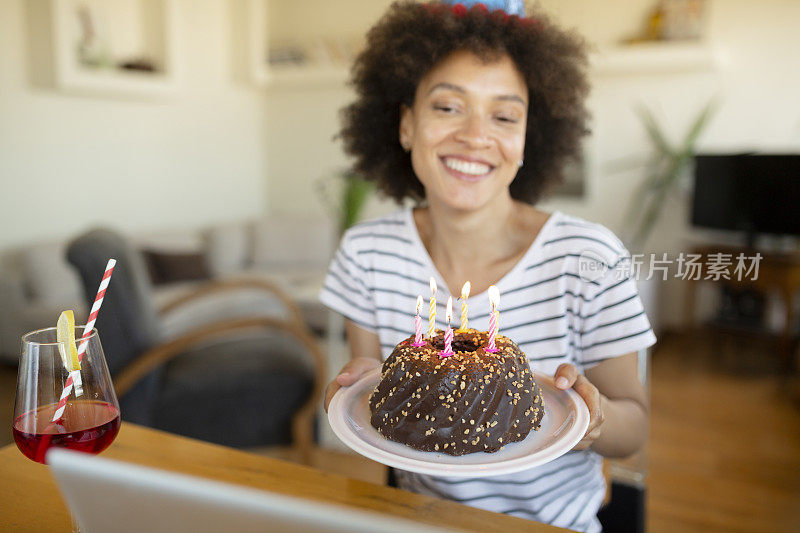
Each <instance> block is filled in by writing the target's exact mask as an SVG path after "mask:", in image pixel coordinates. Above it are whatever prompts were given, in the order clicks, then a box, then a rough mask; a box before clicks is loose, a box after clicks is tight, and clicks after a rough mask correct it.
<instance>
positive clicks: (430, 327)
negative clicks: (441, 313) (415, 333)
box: [428, 277, 436, 338]
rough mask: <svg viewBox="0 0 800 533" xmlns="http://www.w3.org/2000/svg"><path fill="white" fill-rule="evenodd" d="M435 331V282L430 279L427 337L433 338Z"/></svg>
mask: <svg viewBox="0 0 800 533" xmlns="http://www.w3.org/2000/svg"><path fill="white" fill-rule="evenodd" d="M435 329H436V280H435V279H433V277H431V305H430V309H429V311H428V337H431V338H433V332H434V330H435Z"/></svg>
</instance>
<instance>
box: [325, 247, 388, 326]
mask: <svg viewBox="0 0 800 533" xmlns="http://www.w3.org/2000/svg"><path fill="white" fill-rule="evenodd" d="M370 279H371V278H370V275H369V270H368V268H367V266H366V265H365V264H363V262H362V261H361V260H360V259H359V256H358V250H357V248H356V247H355V246H354V245H353V243H352V241H351V240H350V239H349V238H348V234H345V236H344V237H343V238H342V242H341V244H340V245H339V249H338V250H337V251H336V253H335V254H334V256H333V260H331V264H330V266H329V267H328V274H327V276H326V277H325V284H324V285H323V287H322V290H321V291H320V294H319V299H320V301H321V302H322V303H323V304H325V305H326V306H328V307H329V308H330V309H332V310H334V311H336V312H338V313H340V314H342V315H344V316H345V317H346V318H349V319H350V320H352V321H353V322H355V323H356V324H358V325H359V326H360V327H362V328H364V329H366V330H368V331H372V332H376V331H377V327H376V326H377V321H376V318H375V301H374V300H373V298H372V291H371V290H370V285H369V284H370Z"/></svg>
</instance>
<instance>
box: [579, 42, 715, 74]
mask: <svg viewBox="0 0 800 533" xmlns="http://www.w3.org/2000/svg"><path fill="white" fill-rule="evenodd" d="M589 59H590V64H591V72H592V74H593V75H626V74H627V75H631V74H632V75H636V74H673V73H688V72H712V71H714V70H716V69H717V68H718V66H719V63H720V58H719V54H718V53H717V52H716V50H714V49H713V48H712V47H711V46H710V45H709V44H708V43H703V42H655V43H642V44H632V45H624V46H610V47H602V48H600V49H599V50H597V51H596V52H594V53H592V54H591V55H590V58H589Z"/></svg>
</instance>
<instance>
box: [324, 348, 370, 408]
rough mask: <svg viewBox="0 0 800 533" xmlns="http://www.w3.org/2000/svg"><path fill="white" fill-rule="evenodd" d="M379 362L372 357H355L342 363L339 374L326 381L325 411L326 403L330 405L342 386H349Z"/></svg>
mask: <svg viewBox="0 0 800 533" xmlns="http://www.w3.org/2000/svg"><path fill="white" fill-rule="evenodd" d="M380 365H381V362H380V361H378V360H377V359H375V358H373V357H356V358H355V359H351V360H350V362H349V363H347V364H346V365H344V367H342V369H341V370H340V371H339V375H338V376H336V378H334V380H333V381H331V382H330V383H328V387H327V388H326V389H325V412H328V405H330V403H331V400H332V399H333V395H334V394H336V391H337V390H339V389H340V388H342V387H349V386H350V385H352V384H353V383H355V382H356V381H358V380H359V379H361V376H363V375H364V374H366V373H367V372H369V371H370V370H372V369H373V368H375V367H376V366H380Z"/></svg>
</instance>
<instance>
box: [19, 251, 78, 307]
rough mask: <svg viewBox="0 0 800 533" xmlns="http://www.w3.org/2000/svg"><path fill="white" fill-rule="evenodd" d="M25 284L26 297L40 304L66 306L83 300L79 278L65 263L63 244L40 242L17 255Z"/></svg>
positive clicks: (70, 266)
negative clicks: (28, 296) (27, 295)
mask: <svg viewBox="0 0 800 533" xmlns="http://www.w3.org/2000/svg"><path fill="white" fill-rule="evenodd" d="M20 263H21V267H22V272H24V276H25V285H26V289H27V290H28V292H29V294H30V296H31V297H32V298H34V299H35V300H38V301H39V302H41V303H44V304H51V305H54V306H61V305H69V303H71V302H80V301H83V291H82V288H81V282H80V278H79V277H78V273H77V272H76V271H75V269H74V268H73V267H72V265H70V264H69V263H67V259H66V243H64V242H58V243H54V242H51V243H42V244H35V245H32V246H29V247H27V248H26V249H25V250H23V251H22V252H21V253H20Z"/></svg>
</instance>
